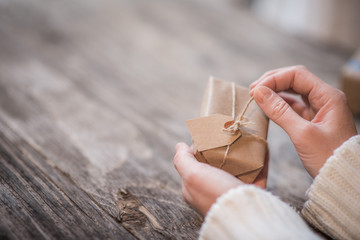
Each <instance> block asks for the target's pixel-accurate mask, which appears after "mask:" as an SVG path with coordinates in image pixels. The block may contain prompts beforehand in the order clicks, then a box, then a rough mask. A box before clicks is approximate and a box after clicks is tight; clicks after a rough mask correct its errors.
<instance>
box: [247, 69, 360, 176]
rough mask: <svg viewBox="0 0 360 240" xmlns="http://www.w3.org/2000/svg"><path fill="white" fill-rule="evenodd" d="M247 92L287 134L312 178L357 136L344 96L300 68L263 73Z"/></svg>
mask: <svg viewBox="0 0 360 240" xmlns="http://www.w3.org/2000/svg"><path fill="white" fill-rule="evenodd" d="M250 88H251V92H250V95H252V96H254V98H255V101H256V102H257V104H258V105H259V107H260V108H261V109H262V110H263V111H264V113H265V114H266V115H267V116H268V117H269V118H270V119H271V120H272V121H274V122H275V123H276V124H278V125H279V126H280V127H282V128H283V129H284V130H285V131H286V132H287V134H288V135H289V137H290V139H291V141H292V142H293V144H294V145H295V148H296V151H297V153H298V155H299V157H300V159H301V161H302V162H303V164H304V166H305V168H306V170H307V171H308V172H309V174H310V175H311V176H312V177H313V178H315V177H316V176H317V174H318V173H319V170H320V168H321V167H322V166H323V165H324V163H325V162H326V160H327V159H328V158H329V157H330V156H331V155H332V154H333V151H334V150H335V149H336V148H338V147H339V146H340V145H341V144H342V143H343V142H345V141H346V140H348V139H349V138H350V137H352V136H354V135H356V134H357V131H356V127H355V124H354V120H353V118H352V115H351V113H350V110H349V108H348V106H347V101H346V97H345V95H344V93H342V92H341V91H339V90H337V89H336V88H333V87H331V86H330V85H328V84H326V83H325V82H323V81H322V80H320V79H319V78H318V77H316V76H315V75H313V74H312V73H311V72H309V71H308V70H307V69H306V68H305V67H303V66H293V67H285V68H280V69H276V70H273V71H269V72H266V73H265V74H264V75H263V76H261V77H260V78H259V80H257V81H256V82H254V83H253V84H252V85H251V86H250ZM284 91H285V92H291V93H296V94H300V95H301V96H302V99H303V101H299V100H297V99H296V98H294V97H291V96H290V95H289V94H284V93H281V92H284ZM279 92H280V93H279ZM278 93H279V94H278Z"/></svg>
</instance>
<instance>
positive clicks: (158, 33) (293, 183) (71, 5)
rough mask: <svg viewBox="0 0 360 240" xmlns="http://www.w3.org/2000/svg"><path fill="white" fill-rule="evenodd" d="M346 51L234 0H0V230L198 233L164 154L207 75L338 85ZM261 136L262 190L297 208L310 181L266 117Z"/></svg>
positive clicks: (18, 233)
mask: <svg viewBox="0 0 360 240" xmlns="http://www.w3.org/2000/svg"><path fill="white" fill-rule="evenodd" d="M348 56H349V53H347V52H346V53H344V52H342V51H340V52H339V51H336V50H333V49H328V48H325V47H322V46H317V45H314V44H311V43H309V42H306V41H305V40H301V39H298V38H293V37H289V36H285V35H283V34H281V33H279V32H277V31H276V30H275V29H271V28H270V27H267V26H265V25H264V24H262V23H260V22H259V21H258V20H256V19H255V18H254V16H252V15H251V13H250V12H249V11H248V10H246V9H244V8H241V6H239V5H236V4H235V2H234V1H217V0H212V1H205V0H201V1H191V0H184V1H175V0H168V1H165V0H156V1H147V0H122V1H111V0H109V1H88V0H77V1H70V0H62V1H51V2H44V1H41V0H12V1H6V0H5V1H1V2H0V105H1V107H0V216H1V218H0V238H9V239H16V238H21V239H43V238H47V239H48V238H50V239H53V238H57V239H85V238H94V239H104V238H106V239H134V238H135V239H170V238H171V239H196V238H197V236H198V230H199V228H200V226H201V223H202V220H203V219H202V217H201V216H200V215H199V214H197V213H196V212H195V211H194V210H193V209H191V208H190V207H189V206H187V205H186V203H185V202H184V201H183V199H182V196H181V179H180V177H179V176H178V174H177V172H176V171H175V169H174V167H173V163H172V158H173V155H174V145H175V144H176V143H177V142H179V141H186V142H188V143H190V142H191V139H190V135H189V133H188V130H187V128H186V125H185V120H186V119H189V118H193V117H196V116H197V115H198V110H199V107H200V101H201V95H202V91H203V89H204V87H205V85H206V82H207V80H208V77H209V75H214V76H217V77H220V78H222V79H226V80H229V81H235V82H237V83H239V84H242V85H249V84H250V83H251V82H252V81H254V80H256V79H257V78H258V77H259V76H260V75H261V74H262V73H263V72H265V71H266V70H269V69H272V68H276V67H281V66H284V65H293V64H304V65H306V66H308V67H309V69H310V70H311V71H313V72H315V73H316V74H318V75H319V76H320V77H321V78H323V79H325V80H326V81H328V82H329V83H330V84H332V85H335V86H336V85H337V79H338V74H339V68H340V67H341V66H342V65H343V63H344V62H345V60H346V58H347V57H348ZM269 145H270V151H271V163H270V176H269V181H268V190H270V191H272V192H273V193H274V194H276V195H279V196H280V197H281V198H282V199H283V200H284V201H286V202H288V203H290V204H291V205H293V206H295V207H297V208H301V205H302V204H303V202H304V201H305V191H306V189H307V188H308V186H309V184H310V183H311V179H310V178H309V177H308V175H307V173H306V172H305V171H304V169H303V167H302V165H301V163H300V161H299V160H298V157H297V155H296V152H295V151H294V148H293V146H292V144H291V142H290V141H289V139H288V137H287V136H286V134H285V133H284V132H283V131H282V130H281V129H280V128H279V127H277V126H276V125H274V124H271V125H270V131H269Z"/></svg>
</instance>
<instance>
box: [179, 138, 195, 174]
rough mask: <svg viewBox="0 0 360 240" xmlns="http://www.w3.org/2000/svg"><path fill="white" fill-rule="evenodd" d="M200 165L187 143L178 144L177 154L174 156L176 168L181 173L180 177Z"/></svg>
mask: <svg viewBox="0 0 360 240" xmlns="http://www.w3.org/2000/svg"><path fill="white" fill-rule="evenodd" d="M197 165H199V162H198V161H197V160H196V158H195V157H194V154H193V152H192V150H191V149H190V147H189V146H188V145H186V144H185V143H178V144H176V153H175V156H174V166H175V168H176V170H177V171H178V172H179V174H180V176H181V177H183V175H184V174H185V173H186V172H187V171H188V170H190V169H192V168H194V167H196V166H197Z"/></svg>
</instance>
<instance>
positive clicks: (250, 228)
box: [200, 185, 319, 240]
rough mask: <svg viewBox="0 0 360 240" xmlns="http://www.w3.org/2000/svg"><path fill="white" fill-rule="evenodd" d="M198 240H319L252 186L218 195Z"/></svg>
mask: <svg viewBox="0 0 360 240" xmlns="http://www.w3.org/2000/svg"><path fill="white" fill-rule="evenodd" d="M200 239H206V240H207V239H319V237H318V236H317V235H315V234H314V233H313V232H312V231H311V230H310V229H309V227H308V226H307V225H306V223H305V222H304V221H303V219H302V218H301V217H300V216H299V215H298V214H297V213H296V212H295V211H294V210H293V209H292V208H291V207H290V206H288V205H287V204H286V203H284V202H282V201H281V200H280V199H279V198H277V197H275V196H274V195H272V194H271V193H269V192H266V191H264V190H262V189H260V188H258V187H255V186H253V185H246V186H240V187H238V188H235V189H232V190H230V191H228V192H227V193H225V194H224V195H222V196H221V197H220V198H218V200H217V201H216V203H215V204H213V206H212V207H211V209H210V210H209V212H208V214H207V216H206V218H205V222H204V223H203V225H202V227H201V230H200Z"/></svg>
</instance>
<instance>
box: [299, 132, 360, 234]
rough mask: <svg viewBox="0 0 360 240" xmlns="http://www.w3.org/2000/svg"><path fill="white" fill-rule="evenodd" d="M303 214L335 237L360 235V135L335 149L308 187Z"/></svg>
mask: <svg viewBox="0 0 360 240" xmlns="http://www.w3.org/2000/svg"><path fill="white" fill-rule="evenodd" d="M307 195H308V201H307V202H306V203H305V205H304V208H303V210H302V215H303V217H304V218H305V219H306V220H307V221H308V222H309V223H310V224H312V225H313V226H314V227H316V228H318V229H319V230H321V231H322V232H324V233H326V234H327V235H329V236H331V237H333V238H335V239H358V238H359V237H360V227H359V226H360V135H357V136H354V137H352V138H351V139H349V140H348V141H346V142H345V143H344V144H343V145H342V146H340V147H339V148H338V149H337V150H335V152H334V154H333V156H331V157H330V158H329V159H328V160H327V162H326V163H325V164H324V166H323V167H322V168H321V169H320V172H319V175H318V176H317V177H316V178H315V180H314V182H313V184H312V185H311V187H310V189H309V190H308V193H307Z"/></svg>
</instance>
